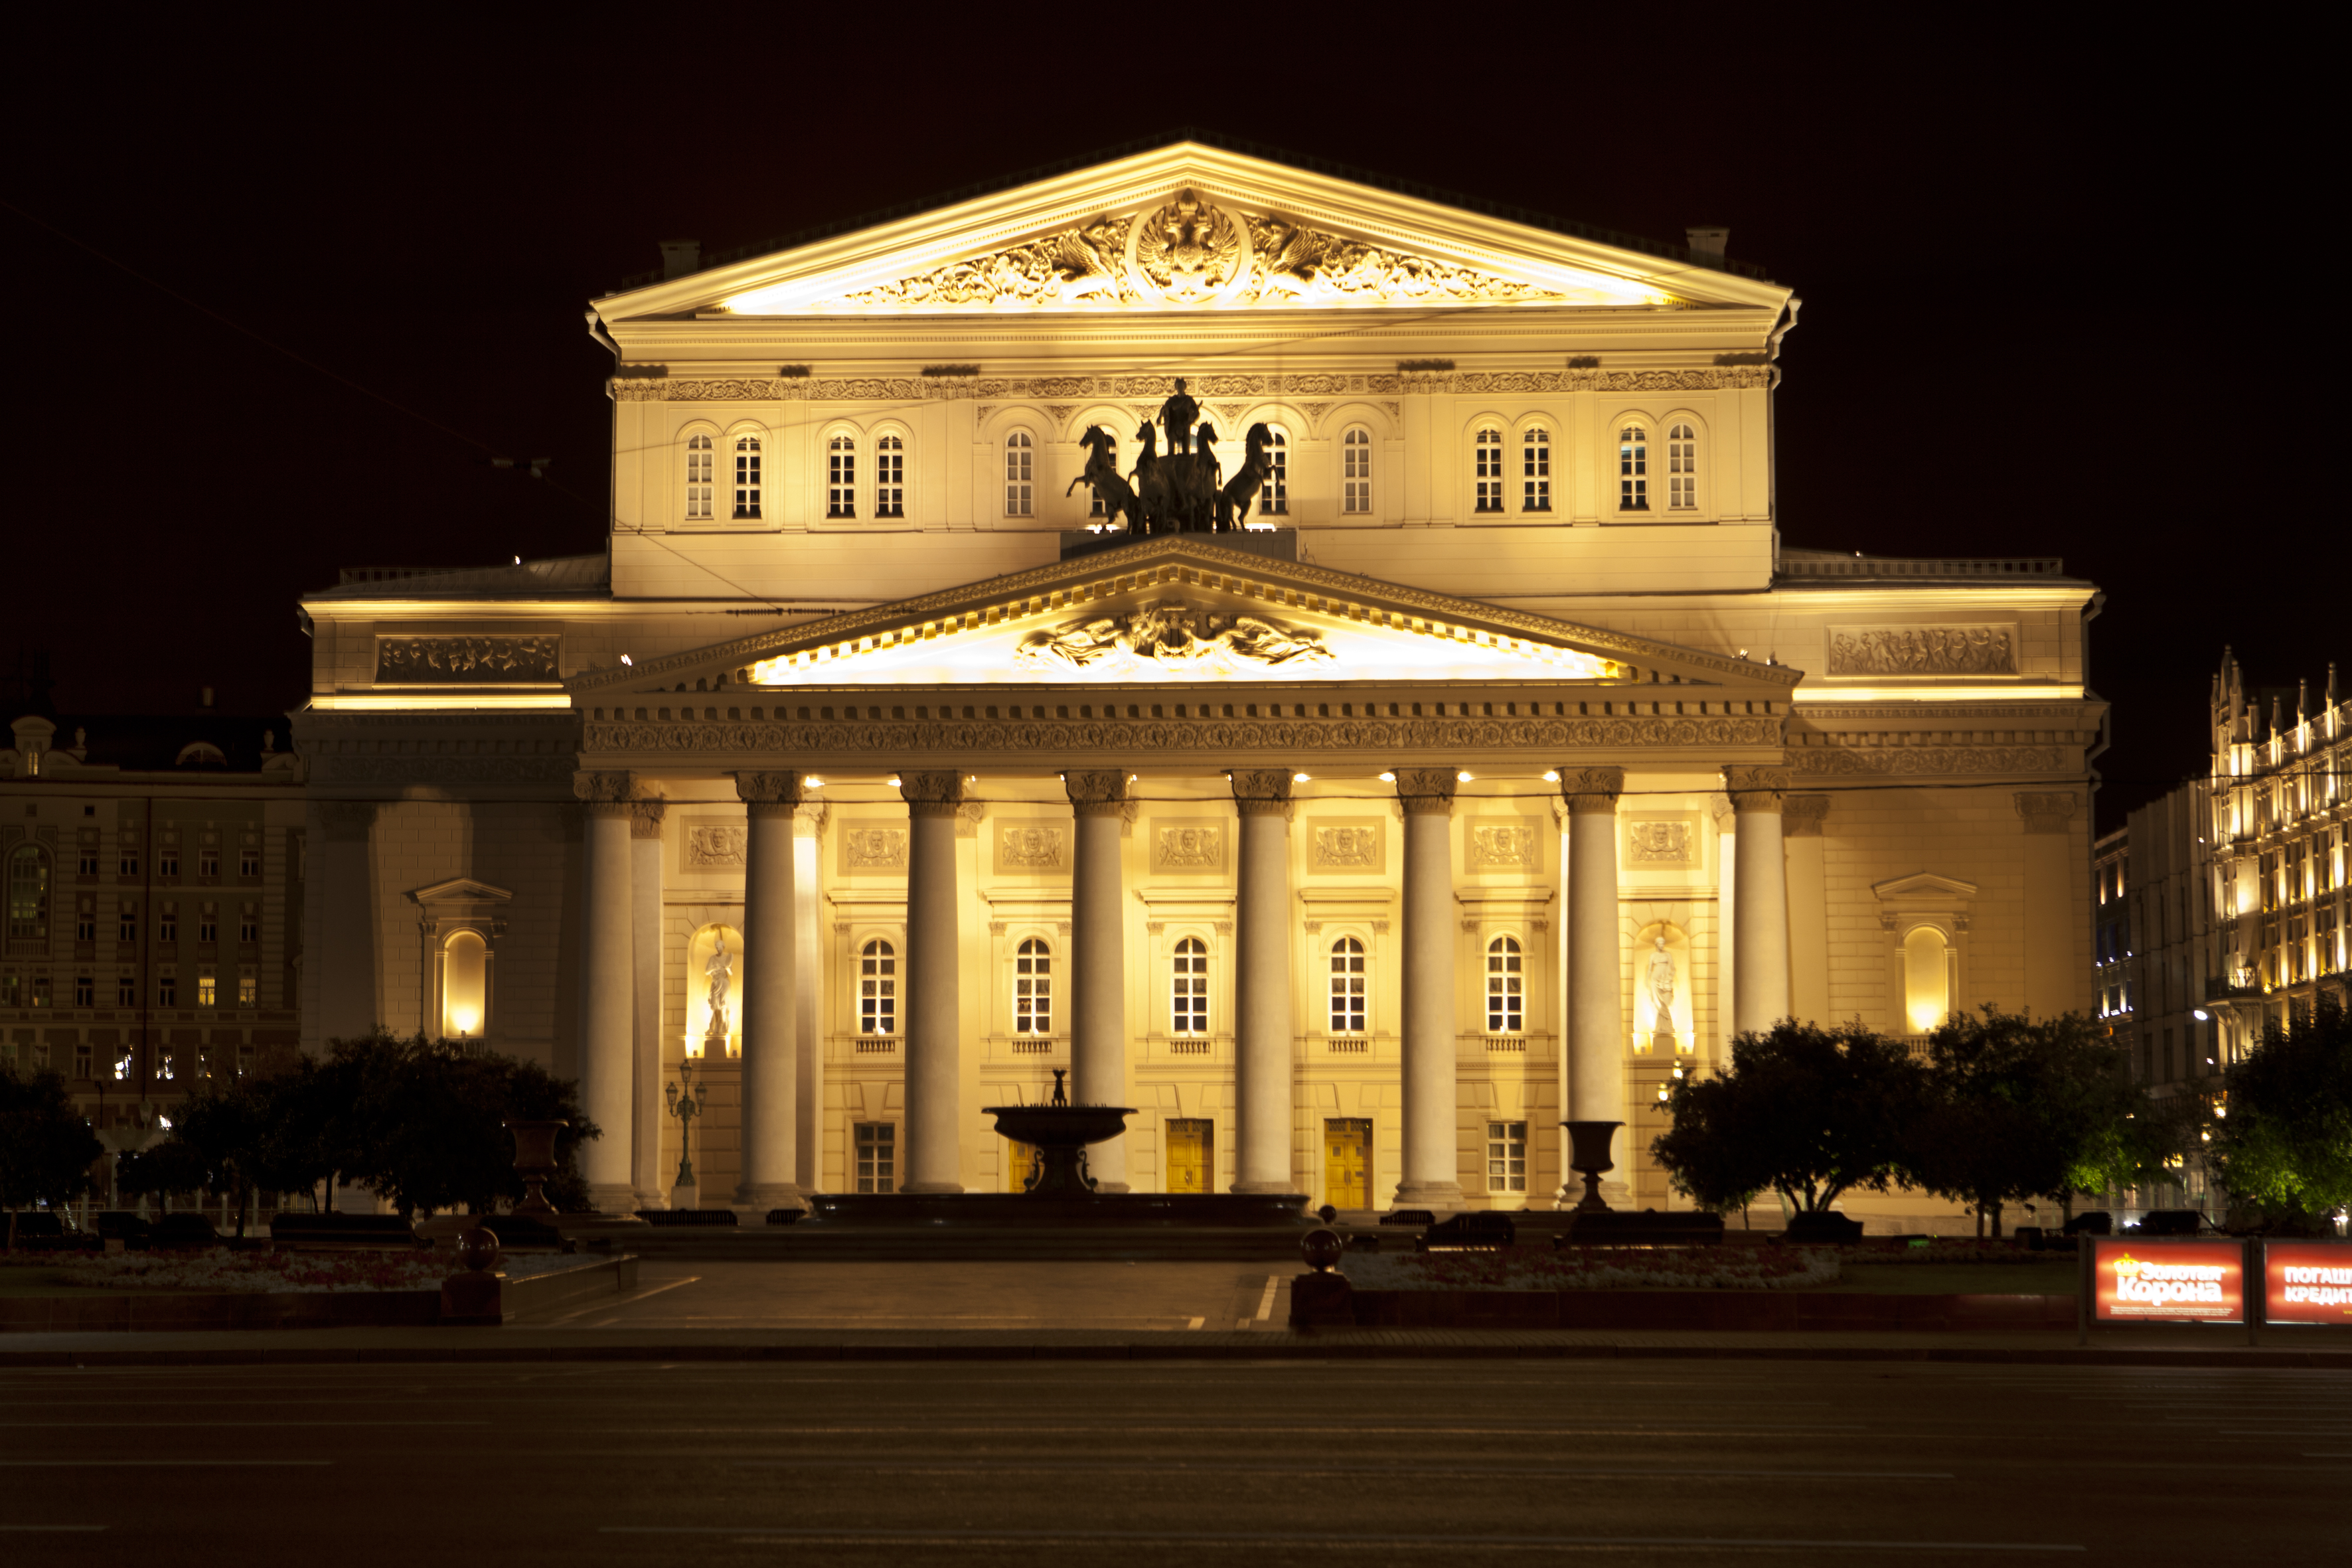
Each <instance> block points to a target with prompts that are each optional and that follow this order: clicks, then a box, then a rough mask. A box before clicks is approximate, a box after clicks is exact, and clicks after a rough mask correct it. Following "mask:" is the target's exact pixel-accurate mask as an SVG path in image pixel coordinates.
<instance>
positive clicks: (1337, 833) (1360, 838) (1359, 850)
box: [1307, 817, 1388, 872]
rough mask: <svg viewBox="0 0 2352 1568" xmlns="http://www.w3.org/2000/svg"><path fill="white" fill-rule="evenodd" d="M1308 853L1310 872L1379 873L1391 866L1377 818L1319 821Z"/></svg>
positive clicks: (1312, 833) (1311, 836)
mask: <svg viewBox="0 0 2352 1568" xmlns="http://www.w3.org/2000/svg"><path fill="white" fill-rule="evenodd" d="M1307 853H1308V861H1307V869H1309V870H1311V871H1342V872H1345V871H1360V872H1379V871H1381V870H1383V869H1385V868H1387V866H1388V858H1387V856H1386V854H1385V853H1384V852H1383V848H1382V846H1381V823H1380V820H1379V819H1378V818H1377V817H1361V818H1351V819H1349V820H1347V821H1343V822H1318V823H1316V824H1315V825H1314V826H1313V828H1312V829H1311V830H1310V831H1309V837H1308V851H1307Z"/></svg>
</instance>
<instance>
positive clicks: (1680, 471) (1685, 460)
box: [1666, 425, 1698, 511]
mask: <svg viewBox="0 0 2352 1568" xmlns="http://www.w3.org/2000/svg"><path fill="white" fill-rule="evenodd" d="M1666 505H1667V506H1668V507H1669V508H1671V509H1672V510H1675V511H1691V510H1696V508H1697V506H1698V432H1697V431H1696V430H1694V429H1692V428H1691V427H1690V426H1687V425H1677V426H1675V427H1674V428H1673V429H1671V430H1669V431H1667V432H1666Z"/></svg>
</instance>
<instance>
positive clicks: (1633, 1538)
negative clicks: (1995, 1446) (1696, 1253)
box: [596, 1524, 2088, 1552]
mask: <svg viewBox="0 0 2352 1568" xmlns="http://www.w3.org/2000/svg"><path fill="white" fill-rule="evenodd" d="M596 1532H597V1533H598V1534H599V1535H724V1536H731V1537H734V1538H735V1539H736V1540H738V1541H740V1542H751V1543H762V1542H774V1543H777V1544H780V1545H782V1544H792V1545H817V1544H833V1545H843V1546H1079V1545H1098V1544H1110V1543H1116V1544H1118V1545H1122V1546H1129V1545H1134V1546H1144V1545H1162V1544H1165V1545H1200V1546H1284V1547H1291V1548H1297V1547H1307V1546H1319V1547H1323V1548H1326V1549H1330V1550H1358V1549H1361V1548H1364V1547H1381V1546H1389V1547H1395V1546H1423V1547H1433V1548H1436V1549H1439V1550H1441V1551H1445V1552H1462V1551H1465V1550H1470V1551H1481V1550H1483V1551H1488V1552H1496V1551H1506V1552H1508V1551H1516V1552H1556V1551H1559V1550H1560V1549H1561V1548H1563V1547H1591V1546H1637V1547H1652V1548H1664V1549H1668V1550H1677V1551H1687V1550H1690V1549H1692V1548H1695V1547H1717V1548H1732V1549H1739V1548H1747V1549H1757V1548H1777V1549H1780V1550H1782V1551H1786V1550H1790V1549H1792V1548H1795V1549H1811V1550H1813V1551H1818V1552H2083V1551H2086V1550H2088V1549H2087V1548H2085V1547H2084V1546H2082V1545H2080V1544H2079V1543H2075V1542H2046V1541H1838V1540H1829V1539H1790V1538H1783V1537H1774V1536H1749V1537H1741V1536H1736V1535H1717V1536H1707V1535H1458V1534H1457V1535H1334V1534H1330V1533H1328V1532H1327V1533H1318V1534H1312V1535H1309V1534H1306V1533H1303V1532H1293V1531H1231V1532H1220V1533H1210V1532H1206V1531H1184V1532H1175V1531H1170V1532H1167V1533H1159V1532H1145V1531H1108V1530H1105V1531H1093V1530H965V1531H953V1530H934V1531H879V1530H877V1531H856V1530H796V1529H782V1530H778V1529H768V1528H763V1527H761V1526H759V1525H736V1526H732V1527H730V1526H727V1525H717V1524H604V1525H599V1526H597V1527H596Z"/></svg>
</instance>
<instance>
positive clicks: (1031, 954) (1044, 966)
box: [1013, 937, 1054, 1035]
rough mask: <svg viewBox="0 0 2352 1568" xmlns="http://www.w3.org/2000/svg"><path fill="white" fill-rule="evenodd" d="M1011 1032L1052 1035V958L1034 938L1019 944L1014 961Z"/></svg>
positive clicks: (1045, 948) (1051, 954)
mask: <svg viewBox="0 0 2352 1568" xmlns="http://www.w3.org/2000/svg"><path fill="white" fill-rule="evenodd" d="M1053 1032H1054V955H1053V953H1052V952H1051V950H1049V949H1048V948H1047V947H1046V945H1045V943H1044V942H1040V941H1038V940H1037V939H1036V938H1034V937H1032V938H1030V939H1029V940H1028V941H1026V942H1023V943H1022V944H1021V951H1020V952H1018V953H1017V954H1015V955H1014V957H1013V1033H1014V1034H1016V1035H1050V1034H1052V1033H1053Z"/></svg>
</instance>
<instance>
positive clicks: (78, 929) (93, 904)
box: [74, 899, 98, 942]
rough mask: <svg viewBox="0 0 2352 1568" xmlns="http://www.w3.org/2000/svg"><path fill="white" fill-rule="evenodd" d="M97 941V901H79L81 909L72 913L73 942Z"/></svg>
mask: <svg viewBox="0 0 2352 1568" xmlns="http://www.w3.org/2000/svg"><path fill="white" fill-rule="evenodd" d="M97 940H98V900H96V899H84V900H82V901H81V907H80V908H79V910H75V911H74V941H76V942H96V941H97Z"/></svg>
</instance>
